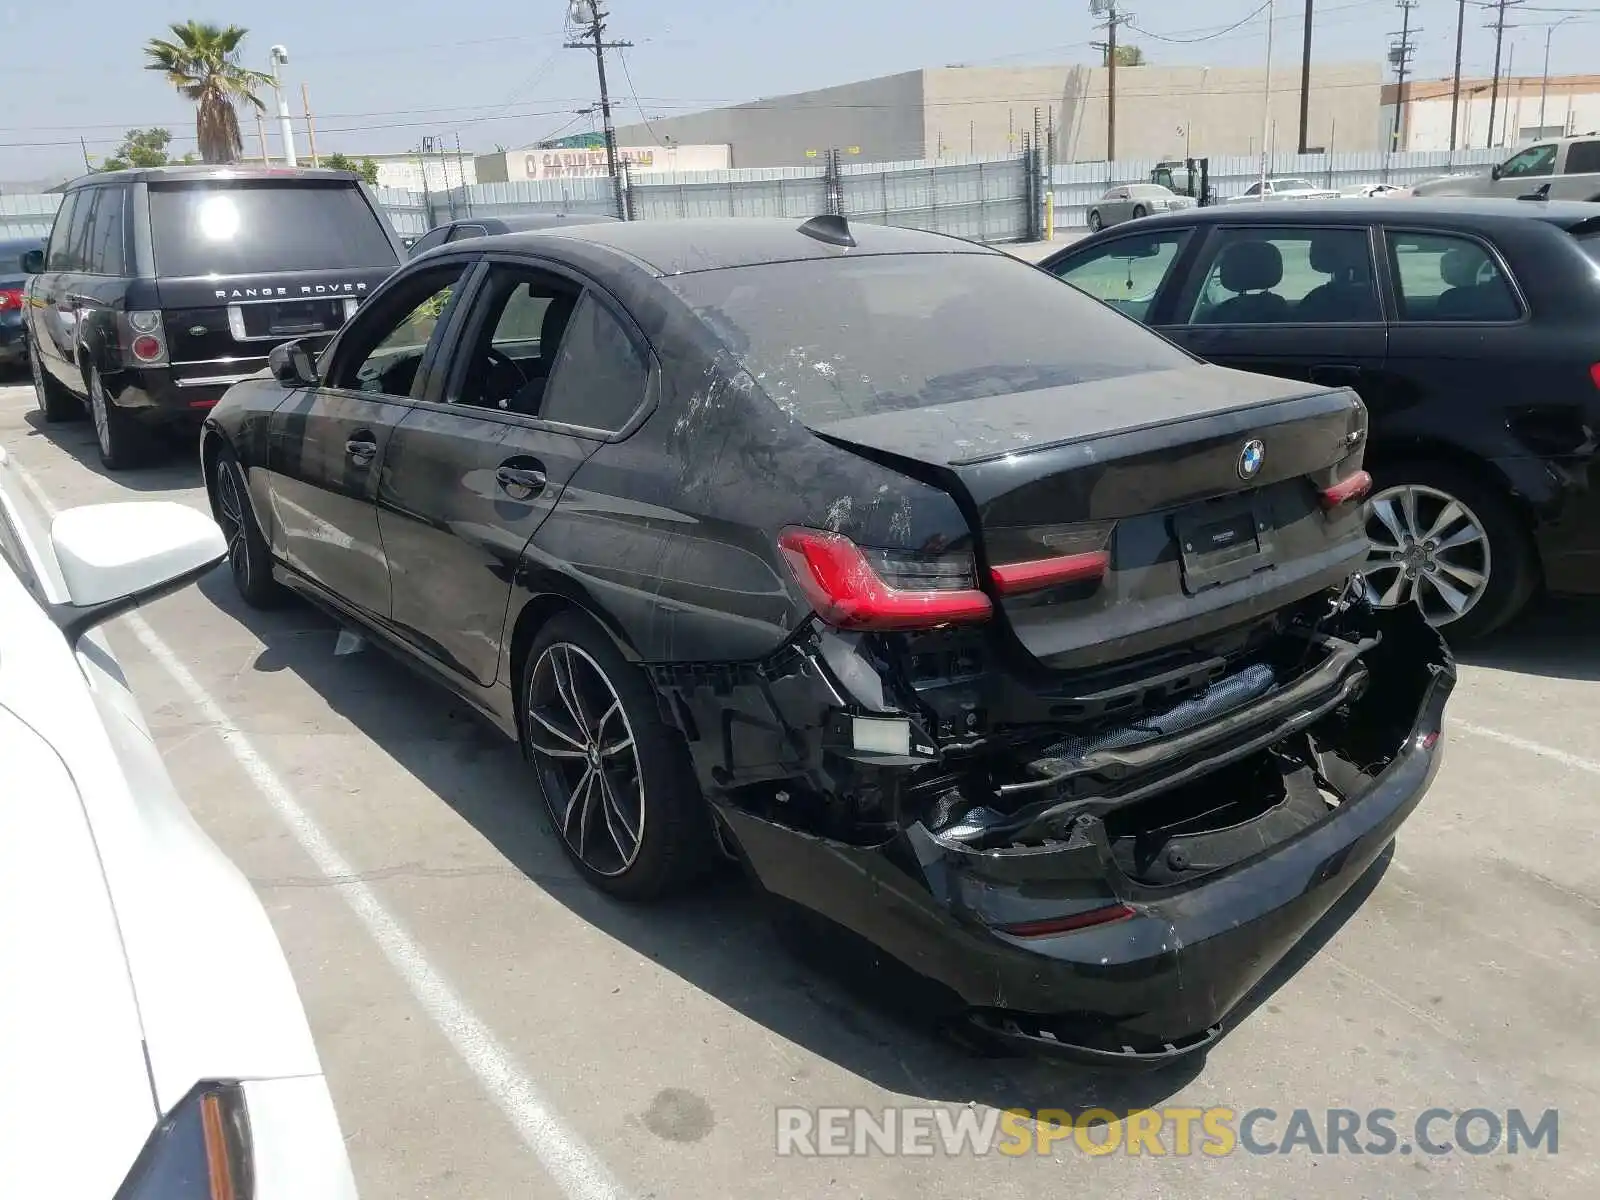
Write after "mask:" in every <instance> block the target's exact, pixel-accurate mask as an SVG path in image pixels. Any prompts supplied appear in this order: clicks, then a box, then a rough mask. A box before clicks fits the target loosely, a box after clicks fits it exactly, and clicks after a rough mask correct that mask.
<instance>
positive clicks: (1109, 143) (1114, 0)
mask: <svg viewBox="0 0 1600 1200" xmlns="http://www.w3.org/2000/svg"><path fill="white" fill-rule="evenodd" d="M1118 2H1119V0H1089V12H1090V13H1091V14H1092V15H1094V16H1096V17H1103V18H1104V23H1103V28H1104V29H1105V31H1106V40H1105V41H1103V42H1095V43H1094V48H1095V49H1096V50H1100V51H1103V52H1104V54H1105V56H1106V161H1107V162H1112V161H1114V160H1115V159H1116V157H1117V26H1119V25H1126V24H1127V23H1128V22H1130V21H1132V20H1133V14H1132V13H1128V12H1120V11H1119V10H1118V9H1117V4H1118Z"/></svg>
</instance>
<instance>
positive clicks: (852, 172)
mask: <svg viewBox="0 0 1600 1200" xmlns="http://www.w3.org/2000/svg"><path fill="white" fill-rule="evenodd" d="M1503 153H1504V152H1503V151H1499V150H1461V151H1456V152H1454V153H1450V152H1443V151H1425V152H1419V153H1410V154H1383V153H1370V154H1310V155H1280V156H1275V157H1273V158H1272V159H1271V161H1270V163H1269V166H1268V170H1269V174H1272V175H1277V176H1295V177H1299V178H1305V179H1309V180H1311V181H1312V182H1313V183H1315V184H1317V185H1319V186H1323V187H1336V188H1346V187H1355V186H1359V185H1361V184H1366V183H1394V184H1400V185H1402V186H1404V185H1407V184H1412V183H1419V182H1421V181H1422V180H1424V179H1429V178H1432V177H1434V176H1437V175H1444V174H1448V173H1450V172H1451V171H1459V170H1473V169H1482V168H1484V167H1487V166H1489V165H1490V164H1491V163H1493V162H1496V161H1498V160H1499V159H1500V157H1501V156H1502V154H1503ZM1155 165H1156V163H1155V160H1154V159H1151V160H1148V161H1145V160H1128V161H1119V162H1112V163H1106V162H1090V163H1069V164H1066V165H1062V166H1057V167H1054V168H1053V169H1050V170H1048V171H1045V170H1044V169H1042V168H1041V165H1040V162H1039V155H1038V154H1028V153H1024V154H1021V155H1018V156H1015V157H1012V158H1003V159H944V160H941V161H939V162H936V163H935V162H898V163H855V162H849V163H841V161H840V155H839V152H838V151H826V152H823V153H822V154H820V155H818V157H817V160H816V164H815V165H814V166H813V165H807V166H803V167H770V168H747V169H743V170H731V171H680V172H660V173H657V172H651V173H649V174H644V173H639V174H635V175H633V176H632V177H631V178H628V179H626V180H625V189H624V190H625V202H624V206H625V208H626V210H627V216H628V217H629V218H630V219H631V220H635V221H663V220H674V219H681V218H685V217H785V218H794V219H801V218H804V217H809V216H815V215H816V214H818V213H823V212H838V213H843V214H844V215H846V216H849V217H856V218H859V219H861V220H864V221H872V222H877V223H881V224H885V225H901V226H908V227H911V228H915V229H931V230H936V231H938V232H941V233H952V234H956V235H959V236H961V237H967V238H974V239H976V240H979V241H985V242H1014V241H1025V240H1028V239H1030V238H1036V237H1038V236H1039V232H1040V230H1041V228H1042V217H1043V198H1044V194H1045V192H1046V191H1048V192H1049V193H1050V195H1051V196H1052V197H1053V203H1054V206H1055V223H1056V225H1057V226H1058V227H1072V226H1076V225H1081V224H1083V222H1084V220H1085V217H1086V214H1087V211H1088V207H1089V205H1090V204H1092V203H1093V202H1094V201H1095V200H1096V199H1098V198H1099V197H1100V195H1101V194H1102V193H1103V192H1104V191H1105V189H1106V188H1108V187H1112V186H1115V185H1117V184H1123V183H1137V182H1140V181H1142V180H1147V179H1149V177H1150V172H1151V171H1152V170H1153V169H1154V168H1155ZM1260 172H1261V160H1260V159H1259V158H1258V157H1254V156H1247V155H1238V156H1230V157H1213V158H1212V159H1211V160H1210V179H1211V186H1212V189H1213V191H1214V192H1215V193H1216V194H1217V195H1218V196H1219V197H1227V196H1237V195H1240V194H1241V193H1243V192H1244V190H1245V189H1246V188H1248V187H1249V186H1250V184H1251V183H1253V182H1255V180H1256V179H1257V178H1259V176H1260ZM1046 174H1048V176H1049V179H1048V182H1045V178H1044V177H1045V175H1046ZM373 194H374V196H375V197H376V199H377V201H378V203H379V204H380V205H382V207H383V210H384V212H386V213H387V214H388V216H389V220H390V222H391V223H392V224H393V225H394V227H395V231H396V232H397V233H399V234H400V235H401V236H402V237H417V236H420V235H421V234H423V233H426V232H427V231H428V230H429V229H431V228H433V227H434V226H436V225H439V224H442V223H444V222H446V221H450V220H459V219H462V218H464V217H470V216H474V215H477V216H495V215H500V214H508V213H528V212H556V211H560V212H569V213H605V214H610V213H614V212H615V211H616V201H615V192H614V190H613V188H612V184H611V180H610V179H609V178H604V177H602V178H598V179H595V178H582V179H557V180H541V181H537V182H521V183H480V184H477V185H475V186H472V187H461V188H452V189H450V190H449V191H435V192H411V191H403V190H401V189H398V188H374V189H373ZM60 203H61V197H60V196H50V195H0V237H22V236H28V235H37V236H41V237H42V236H44V235H46V234H48V233H49V232H50V223H51V221H52V220H53V219H54V217H55V211H56V208H57V207H58V206H59V205H60Z"/></svg>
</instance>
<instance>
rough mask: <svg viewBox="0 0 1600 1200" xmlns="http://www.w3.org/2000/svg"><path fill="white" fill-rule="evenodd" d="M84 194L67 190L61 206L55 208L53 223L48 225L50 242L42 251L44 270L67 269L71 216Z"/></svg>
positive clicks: (70, 237) (70, 238)
mask: <svg viewBox="0 0 1600 1200" xmlns="http://www.w3.org/2000/svg"><path fill="white" fill-rule="evenodd" d="M84 196H85V193H83V192H69V193H68V194H67V195H66V197H64V198H63V199H62V201H61V207H60V208H58V209H57V210H56V220H55V224H54V225H52V226H51V227H50V242H49V245H48V246H47V247H46V249H45V253H44V269H45V270H46V271H65V270H66V269H67V261H68V259H67V245H68V243H69V242H70V241H71V240H72V217H73V213H74V212H75V211H76V209H77V207H78V201H79V200H80V199H81V198H83V197H84Z"/></svg>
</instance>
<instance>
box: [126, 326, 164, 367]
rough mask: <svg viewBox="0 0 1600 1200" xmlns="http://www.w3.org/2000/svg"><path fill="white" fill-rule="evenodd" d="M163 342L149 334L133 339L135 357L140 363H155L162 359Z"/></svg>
mask: <svg viewBox="0 0 1600 1200" xmlns="http://www.w3.org/2000/svg"><path fill="white" fill-rule="evenodd" d="M161 353H162V351H161V341H160V339H159V338H153V337H151V336H150V335H149V334H148V333H147V334H144V335H143V336H142V337H136V338H134V339H133V356H134V357H135V358H137V359H138V360H139V361H140V362H155V360H156V359H158V358H160V357H161Z"/></svg>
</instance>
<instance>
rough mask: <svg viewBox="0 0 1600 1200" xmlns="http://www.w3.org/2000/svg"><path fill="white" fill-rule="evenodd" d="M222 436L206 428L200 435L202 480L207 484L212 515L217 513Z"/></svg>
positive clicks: (207, 496) (207, 497) (207, 495)
mask: <svg viewBox="0 0 1600 1200" xmlns="http://www.w3.org/2000/svg"><path fill="white" fill-rule="evenodd" d="M222 449H223V440H222V436H221V435H220V434H217V433H213V432H212V431H211V430H209V429H208V430H206V431H205V432H204V433H203V434H201V435H200V481H201V482H202V483H203V484H205V489H206V499H207V501H208V502H209V503H210V505H211V509H212V515H213V516H214V515H215V514H216V507H217V497H216V490H215V484H216V481H217V463H218V462H219V461H220V460H221V458H222Z"/></svg>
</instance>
